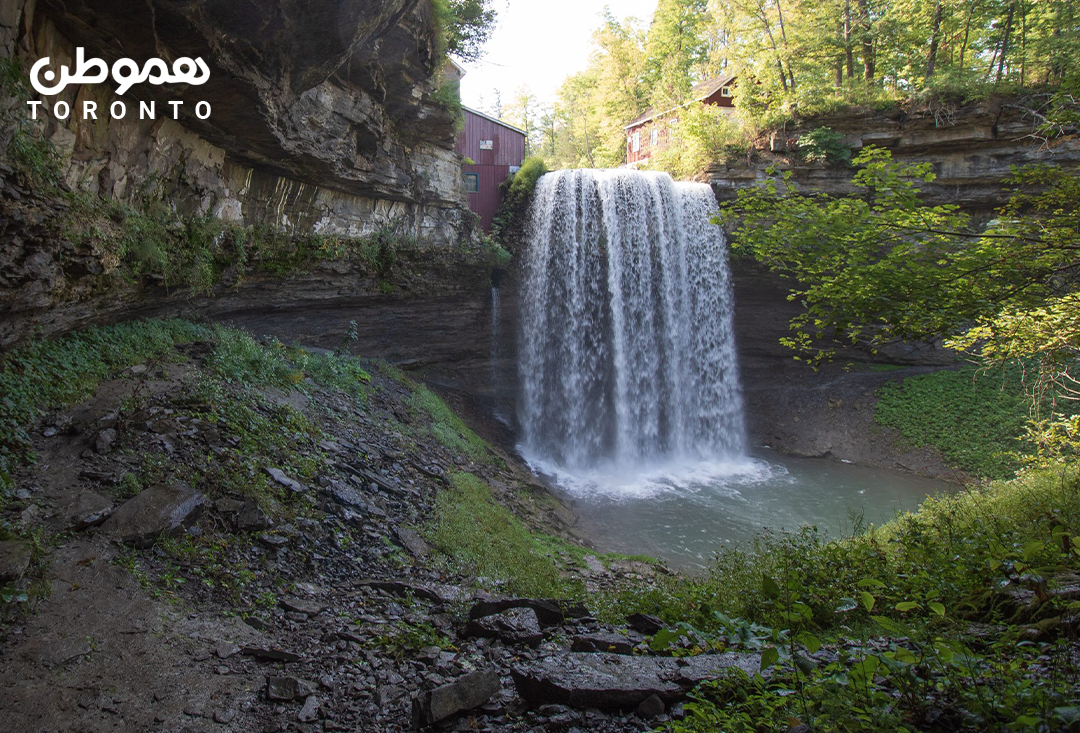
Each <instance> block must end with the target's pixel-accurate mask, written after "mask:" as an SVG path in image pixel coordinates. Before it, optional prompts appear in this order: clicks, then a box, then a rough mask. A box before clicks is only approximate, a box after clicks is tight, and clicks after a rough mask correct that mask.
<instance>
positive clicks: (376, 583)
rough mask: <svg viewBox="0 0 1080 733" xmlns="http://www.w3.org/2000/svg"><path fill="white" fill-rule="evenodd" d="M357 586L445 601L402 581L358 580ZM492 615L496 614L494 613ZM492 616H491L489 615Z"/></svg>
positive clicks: (420, 587) (398, 594) (424, 588)
mask: <svg viewBox="0 0 1080 733" xmlns="http://www.w3.org/2000/svg"><path fill="white" fill-rule="evenodd" d="M354 585H356V586H367V587H368V588H374V589H376V590H382V591H386V592H387V593H391V594H393V595H395V596H402V597H405V596H410V595H411V596H413V597H414V598H423V599H425V600H428V601H435V602H442V601H444V600H446V599H444V598H443V597H442V596H440V595H439V594H438V593H437V592H435V591H434V590H432V589H431V588H428V587H426V586H423V585H419V584H417V583H406V582H404V581H400V580H375V579H371V578H365V579H364V580H358V581H356V583H355V584H354ZM492 613H495V612H494V611H493V612H492ZM489 615H490V614H489Z"/></svg>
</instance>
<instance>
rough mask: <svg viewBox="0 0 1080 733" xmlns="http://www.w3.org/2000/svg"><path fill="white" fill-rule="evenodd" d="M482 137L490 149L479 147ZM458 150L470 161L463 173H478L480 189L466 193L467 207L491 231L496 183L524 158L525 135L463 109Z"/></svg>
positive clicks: (496, 200)
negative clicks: (487, 142)
mask: <svg viewBox="0 0 1080 733" xmlns="http://www.w3.org/2000/svg"><path fill="white" fill-rule="evenodd" d="M482 140H490V141H491V149H490V150H483V149H481V146H480V143H481V141H482ZM455 149H456V150H457V152H459V153H460V154H461V155H463V156H465V157H466V158H470V159H471V160H472V161H473V163H472V164H465V165H463V166H462V168H461V172H462V175H464V174H466V173H475V174H477V175H478V176H479V189H480V190H479V191H477V192H476V193H469V208H470V209H472V210H473V211H474V212H476V213H477V214H479V215H480V222H481V224H482V226H483V227H484V231H485V232H488V231H491V222H492V219H494V218H495V211H496V210H497V209H498V208H499V184H500V183H502V182H503V181H505V180H506V179H507V178H508V177H509V176H510V166H520V165H521V164H522V163H523V162H524V161H525V135H524V134H522V133H521V132H518V131H517V130H514V129H512V128H510V127H507V126H506V125H503V124H500V123H498V122H496V121H494V120H491V119H488V118H487V117H484V116H483V115H479V114H476V113H475V112H473V111H472V110H469V109H466V110H465V126H464V127H463V128H462V130H461V132H460V133H459V134H458V139H457V146H456V148H455Z"/></svg>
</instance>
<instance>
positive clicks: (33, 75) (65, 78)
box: [30, 47, 210, 97]
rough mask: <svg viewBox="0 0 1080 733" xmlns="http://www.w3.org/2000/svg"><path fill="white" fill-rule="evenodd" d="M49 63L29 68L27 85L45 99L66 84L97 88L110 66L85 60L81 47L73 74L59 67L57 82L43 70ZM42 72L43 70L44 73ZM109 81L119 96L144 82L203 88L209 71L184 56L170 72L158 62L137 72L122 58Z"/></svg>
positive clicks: (50, 72) (46, 60)
mask: <svg viewBox="0 0 1080 733" xmlns="http://www.w3.org/2000/svg"><path fill="white" fill-rule="evenodd" d="M51 62H52V59H50V58H49V57H48V56H46V57H45V58H42V59H39V60H38V61H37V63H35V64H34V65H33V66H32V67H30V84H32V85H33V87H34V89H36V90H37V92H38V93H39V94H43V95H44V96H47V97H50V96H53V95H54V94H59V93H60V92H62V91H64V89H65V88H66V87H67V85H68V84H100V83H101V82H103V81H105V80H106V79H108V78H109V71H110V70H109V65H108V64H107V63H105V61H104V60H103V59H93V58H92V59H87V58H86V49H84V48H82V47H79V48H77V49H75V69H74V72H72V71H71V70H69V69H68V67H67V66H65V65H61V66H60V74H59V80H58V81H57V76H58V75H57V73H56V72H55V71H53V70H52V69H49V68H46V67H48V66H49V65H50V63H51ZM42 70H44V73H43V72H42ZM42 78H44V79H45V81H46V82H56V83H54V84H52V85H51V86H50V85H48V84H45V83H42V81H41V79H42ZM112 78H113V81H115V82H116V83H117V85H118V86H117V89H116V93H117V94H119V95H121V96H122V95H123V94H124V93H125V92H127V91H128V90H129V89H131V87H133V86H135V85H136V84H142V83H143V82H150V83H151V84H154V85H161V84H194V85H199V84H205V83H206V81H207V80H208V79H209V78H210V69H209V68H207V66H206V62H205V61H203V60H202V58H201V57H200V58H197V59H191V58H188V57H187V56H183V57H181V58H178V59H176V60H175V61H173V64H172V69H169V66H168V64H166V63H165V62H164V61H163V60H161V59H150V60H149V61H147V62H146V64H145V65H144V66H143V67H142V69H140V68H139V65H138V64H137V63H136V62H135V61H132V60H131V59H126V58H125V59H120V60H119V61H117V62H116V63H114V64H113V65H112Z"/></svg>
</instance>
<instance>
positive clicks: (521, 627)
mask: <svg viewBox="0 0 1080 733" xmlns="http://www.w3.org/2000/svg"><path fill="white" fill-rule="evenodd" d="M465 633H466V634H468V635H469V636H481V637H485V638H489V639H501V640H502V641H503V642H505V643H507V644H509V645H511V646H513V645H516V644H526V645H528V646H536V645H537V644H539V643H540V642H541V641H543V640H544V632H543V631H541V630H540V621H539V620H538V619H537V617H536V611H534V610H533V609H531V608H511V609H509V610H507V611H503V612H502V613H495V614H492V615H490V616H484V617H483V618H478V619H474V620H472V621H470V622H469V625H468V626H467V627H466V628H465Z"/></svg>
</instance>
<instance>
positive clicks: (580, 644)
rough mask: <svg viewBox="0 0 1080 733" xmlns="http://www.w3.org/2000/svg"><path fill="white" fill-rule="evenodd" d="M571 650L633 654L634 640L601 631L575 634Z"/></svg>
mask: <svg viewBox="0 0 1080 733" xmlns="http://www.w3.org/2000/svg"><path fill="white" fill-rule="evenodd" d="M570 651H574V652H613V653H615V654H633V653H634V641H633V640H632V639H629V638H627V637H625V636H623V635H622V634H614V633H610V632H603V631H601V632H597V633H595V634H582V635H581V636H575V637H574V640H573V641H572V642H571V643H570Z"/></svg>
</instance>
